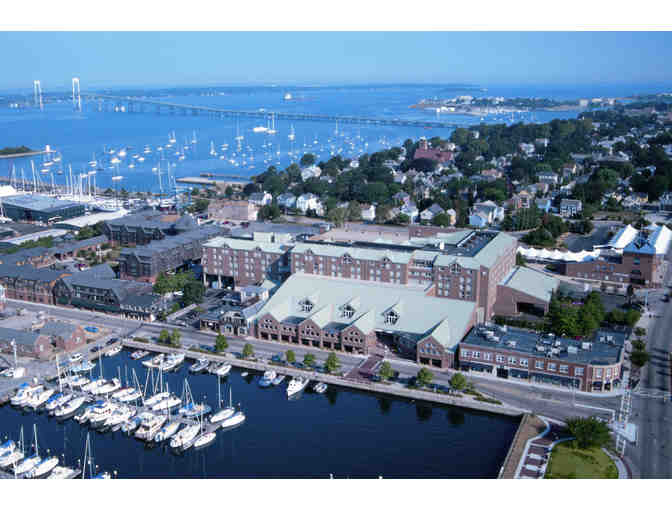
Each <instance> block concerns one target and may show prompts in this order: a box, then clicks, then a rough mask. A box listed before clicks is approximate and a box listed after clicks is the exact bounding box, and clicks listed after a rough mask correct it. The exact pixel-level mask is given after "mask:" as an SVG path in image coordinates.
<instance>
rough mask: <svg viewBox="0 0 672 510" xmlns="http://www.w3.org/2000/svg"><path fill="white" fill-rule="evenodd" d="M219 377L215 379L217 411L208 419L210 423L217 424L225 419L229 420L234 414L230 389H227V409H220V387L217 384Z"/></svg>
mask: <svg viewBox="0 0 672 510" xmlns="http://www.w3.org/2000/svg"><path fill="white" fill-rule="evenodd" d="M219 382H220V381H219V377H218V378H217V401H218V402H219V411H217V412H216V413H215V414H213V415H212V416H211V417H210V423H219V422H220V421H224V420H226V419H227V418H230V417H231V416H233V415H234V414H235V413H236V410H235V408H234V407H233V397H232V394H231V387H229V407H224V408H222V395H221V385H220V384H219Z"/></svg>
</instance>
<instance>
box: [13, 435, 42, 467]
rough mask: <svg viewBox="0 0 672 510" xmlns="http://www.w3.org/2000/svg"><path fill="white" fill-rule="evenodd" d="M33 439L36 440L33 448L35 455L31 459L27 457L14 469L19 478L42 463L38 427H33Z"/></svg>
mask: <svg viewBox="0 0 672 510" xmlns="http://www.w3.org/2000/svg"><path fill="white" fill-rule="evenodd" d="M33 438H34V444H33V446H34V448H35V453H33V454H32V455H31V456H30V457H26V458H25V459H23V460H22V461H21V463H20V464H18V465H17V466H16V467H15V468H14V474H15V475H17V476H18V475H23V474H25V473H27V472H28V471H30V470H31V469H33V468H34V467H35V466H37V465H38V464H39V463H40V462H41V461H42V458H41V457H40V452H39V449H38V445H37V425H33Z"/></svg>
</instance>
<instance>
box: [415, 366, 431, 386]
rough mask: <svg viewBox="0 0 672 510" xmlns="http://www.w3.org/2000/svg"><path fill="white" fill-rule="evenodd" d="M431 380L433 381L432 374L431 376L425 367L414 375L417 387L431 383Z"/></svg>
mask: <svg viewBox="0 0 672 510" xmlns="http://www.w3.org/2000/svg"><path fill="white" fill-rule="evenodd" d="M432 379H434V374H432V373H431V372H430V371H429V370H427V369H426V368H425V367H422V368H421V369H420V370H418V374H417V375H416V381H417V383H418V386H426V385H427V384H429V383H431V382H432Z"/></svg>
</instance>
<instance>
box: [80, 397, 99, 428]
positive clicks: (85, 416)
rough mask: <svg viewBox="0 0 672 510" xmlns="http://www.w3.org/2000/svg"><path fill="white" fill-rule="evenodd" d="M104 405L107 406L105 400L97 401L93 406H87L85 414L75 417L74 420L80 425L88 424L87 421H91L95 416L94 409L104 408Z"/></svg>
mask: <svg viewBox="0 0 672 510" xmlns="http://www.w3.org/2000/svg"><path fill="white" fill-rule="evenodd" d="M104 404H105V401H104V400H97V401H96V402H94V403H93V404H91V405H88V406H86V407H85V408H84V412H83V413H82V414H79V415H77V416H75V418H74V420H75V421H76V422H77V423H80V424H84V423H86V422H87V421H89V418H91V416H92V415H93V412H94V408H95V407H96V406H97V407H102V406H103V405H104Z"/></svg>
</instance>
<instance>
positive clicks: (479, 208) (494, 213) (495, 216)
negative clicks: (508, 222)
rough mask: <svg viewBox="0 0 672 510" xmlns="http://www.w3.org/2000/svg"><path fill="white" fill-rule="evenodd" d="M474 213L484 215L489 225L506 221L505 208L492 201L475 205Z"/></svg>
mask: <svg viewBox="0 0 672 510" xmlns="http://www.w3.org/2000/svg"><path fill="white" fill-rule="evenodd" d="M472 213H480V214H482V215H483V216H484V217H485V218H486V220H487V223H488V224H490V223H493V222H495V221H502V220H503V219H504V208H503V207H500V206H498V205H497V204H495V203H494V202H493V201H492V200H487V201H485V202H477V203H475V204H474V205H473V207H472Z"/></svg>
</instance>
